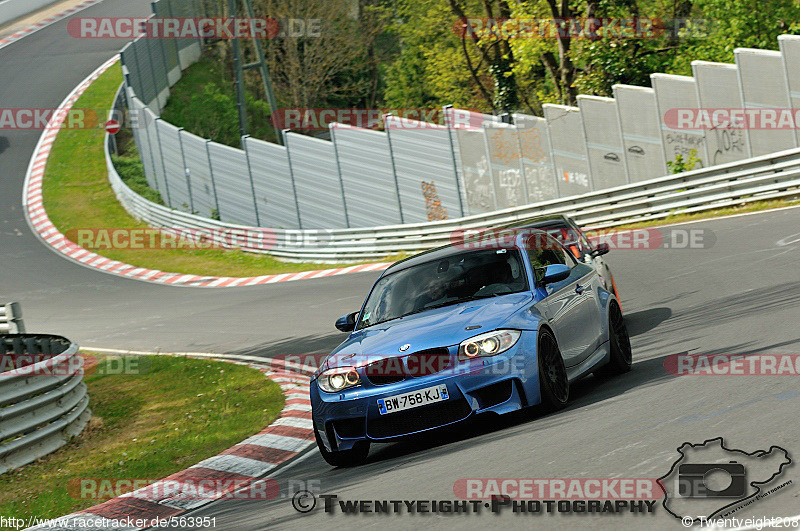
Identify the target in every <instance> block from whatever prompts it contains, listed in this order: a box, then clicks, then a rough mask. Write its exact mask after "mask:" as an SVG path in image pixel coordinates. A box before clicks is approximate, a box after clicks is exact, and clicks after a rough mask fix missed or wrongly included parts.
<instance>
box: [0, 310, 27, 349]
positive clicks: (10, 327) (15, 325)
mask: <svg viewBox="0 0 800 531" xmlns="http://www.w3.org/2000/svg"><path fill="white" fill-rule="evenodd" d="M24 333H25V324H24V323H23V322H22V307H21V306H20V305H19V303H18V302H10V303H8V304H4V305H0V334H24ZM0 354H2V353H0Z"/></svg>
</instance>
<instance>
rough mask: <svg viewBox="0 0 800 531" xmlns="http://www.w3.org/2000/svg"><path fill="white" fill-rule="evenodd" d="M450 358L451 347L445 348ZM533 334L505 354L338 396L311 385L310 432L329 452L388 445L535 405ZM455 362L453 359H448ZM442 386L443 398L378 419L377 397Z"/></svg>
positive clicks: (526, 334)
mask: <svg viewBox="0 0 800 531" xmlns="http://www.w3.org/2000/svg"><path fill="white" fill-rule="evenodd" d="M449 351H450V354H451V356H456V351H457V347H450V348H449ZM535 351H536V333H535V332H530V331H523V332H522V335H521V337H520V339H519V340H518V341H517V343H516V344H515V345H514V346H513V347H512V348H511V349H509V350H508V351H506V352H503V353H502V354H499V355H497V356H494V357H491V358H479V359H476V360H471V361H467V362H460V363H458V364H457V365H456V366H455V368H454V369H451V370H446V371H443V372H440V373H435V374H430V375H426V376H420V377H408V378H407V379H405V380H403V381H400V382H396V383H391V384H387V385H374V384H372V383H371V382H370V381H369V380H368V379H365V378H364V377H363V374H362V382H363V383H362V384H361V385H360V386H358V387H355V388H351V389H346V390H345V391H343V392H341V393H325V392H323V391H320V389H319V386H318V385H317V383H316V381H313V382H311V390H310V392H311V405H312V419H313V421H314V428H315V429H316V430H317V432H318V433H319V435H320V438H321V439H322V441H323V443H324V444H325V446H326V447H327V449H328V450H329V451H337V450H347V449H350V448H352V446H353V445H354V444H355V443H357V442H359V441H373V442H389V441H392V440H396V439H399V438H402V437H406V436H408V435H413V434H415V433H420V432H424V431H427V430H431V429H435V428H440V427H443V426H448V425H451V424H455V423H458V422H461V421H464V420H467V419H468V418H470V417H472V416H473V415H475V414H478V413H485V412H492V413H498V414H503V413H509V412H511V411H516V410H518V409H521V408H522V407H525V406H526V405H533V404H537V403H539V385H538V381H539V380H538V369H537V363H536V356H535ZM453 359H455V357H454V358H453ZM441 384H444V385H447V390H448V392H449V395H450V397H449V398H448V399H447V400H444V401H441V402H437V403H434V404H428V405H425V406H420V407H416V408H412V409H406V410H402V411H397V412H393V413H388V414H384V415H381V414H380V412H379V411H378V399H381V398H387V397H391V396H394V395H398V394H403V393H409V392H413V391H418V390H420V389H424V388H426V387H432V386H434V385H441Z"/></svg>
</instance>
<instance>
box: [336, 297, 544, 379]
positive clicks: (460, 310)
mask: <svg viewBox="0 0 800 531" xmlns="http://www.w3.org/2000/svg"><path fill="white" fill-rule="evenodd" d="M532 300H533V296H532V295H531V294H530V293H514V294H510V295H502V296H500V297H493V298H491V299H481V300H477V301H468V302H464V303H461V304H455V305H453V306H445V307H443V308H435V309H433V310H429V311H427V312H422V313H418V314H413V315H409V316H407V317H402V318H400V319H395V320H393V321H387V322H385V323H382V324H377V325H374V326H370V327H368V328H365V329H363V330H357V331H356V332H353V333H352V334H351V335H350V337H349V338H348V339H347V341H345V342H344V343H342V344H341V345H339V346H338V347H337V348H336V350H334V351H333V352H332V353H331V354H330V355H329V356H328V358H327V359H326V360H325V363H324V364H323V370H324V369H329V368H333V367H339V366H353V365H356V366H360V365H365V364H366V363H369V362H372V361H376V360H378V359H383V358H389V357H401V356H407V355H408V354H411V353H414V352H419V351H421V350H427V349H431V348H437V347H449V346H452V345H457V344H459V343H461V342H462V341H464V340H465V339H468V338H470V337H473V336H476V335H479V334H483V333H485V332H491V331H492V330H495V329H497V328H500V327H501V326H502V325H503V324H504V323H505V322H507V321H508V320H509V319H510V318H511V316H513V315H514V314H515V313H516V312H518V311H520V310H522V309H523V308H526V307H528V306H529V305H530V303H531V302H532ZM468 327H470V328H471V327H478V328H472V329H470V330H467V328H468ZM406 344H408V345H410V346H409V347H408V348H407V349H405V350H404V351H402V352H401V351H400V347H401V346H404V345H406Z"/></svg>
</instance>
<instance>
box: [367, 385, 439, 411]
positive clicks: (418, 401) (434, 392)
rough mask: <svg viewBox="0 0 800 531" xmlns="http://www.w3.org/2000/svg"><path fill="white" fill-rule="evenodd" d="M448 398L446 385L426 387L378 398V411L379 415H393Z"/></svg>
mask: <svg viewBox="0 0 800 531" xmlns="http://www.w3.org/2000/svg"><path fill="white" fill-rule="evenodd" d="M448 398H450V394H449V393H448V392H447V386H446V385H444V384H442V385H434V386H433V387H426V388H425V389H420V390H419V391H412V392H411V393H403V394H402V395H394V396H389V397H386V398H379V399H378V411H379V412H380V414H381V415H386V414H388V413H394V412H395V411H403V410H404V409H412V408H415V407H420V406H425V405H427V404H434V403H436V402H442V401H443V400H447V399H448Z"/></svg>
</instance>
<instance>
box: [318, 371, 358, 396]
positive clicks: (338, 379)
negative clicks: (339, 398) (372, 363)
mask: <svg viewBox="0 0 800 531" xmlns="http://www.w3.org/2000/svg"><path fill="white" fill-rule="evenodd" d="M360 383H361V377H360V376H359V375H358V373H357V372H356V369H355V367H337V368H336V369H328V370H327V371H325V372H323V373H322V374H320V375H319V378H318V379H317V384H318V385H319V388H320V389H322V390H323V391H325V392H326V393H338V392H339V391H341V390H343V389H347V388H348V387H353V386H355V385H358V384H360Z"/></svg>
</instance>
